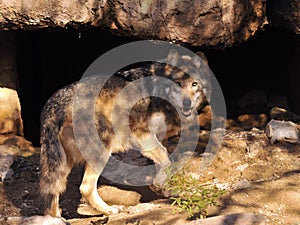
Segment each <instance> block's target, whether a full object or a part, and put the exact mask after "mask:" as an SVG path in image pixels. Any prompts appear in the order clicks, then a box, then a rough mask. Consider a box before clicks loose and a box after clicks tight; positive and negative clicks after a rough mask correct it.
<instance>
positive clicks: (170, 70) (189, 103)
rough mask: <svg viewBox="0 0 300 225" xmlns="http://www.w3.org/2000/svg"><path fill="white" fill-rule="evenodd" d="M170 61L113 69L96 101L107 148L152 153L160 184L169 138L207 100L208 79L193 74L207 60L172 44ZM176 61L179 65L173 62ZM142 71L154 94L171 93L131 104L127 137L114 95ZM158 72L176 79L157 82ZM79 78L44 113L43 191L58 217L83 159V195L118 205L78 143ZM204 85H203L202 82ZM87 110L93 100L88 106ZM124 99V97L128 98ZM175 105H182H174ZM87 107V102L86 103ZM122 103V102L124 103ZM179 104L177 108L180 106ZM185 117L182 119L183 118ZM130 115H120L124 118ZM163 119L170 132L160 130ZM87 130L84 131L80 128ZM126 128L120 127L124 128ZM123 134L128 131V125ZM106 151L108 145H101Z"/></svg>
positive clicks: (105, 208) (107, 210)
mask: <svg viewBox="0 0 300 225" xmlns="http://www.w3.org/2000/svg"><path fill="white" fill-rule="evenodd" d="M166 62H167V63H158V62H153V63H151V62H149V63H147V64H146V65H145V66H141V67H138V68H133V69H128V70H123V71H120V72H118V73H116V74H114V75H113V76H112V77H111V78H110V79H109V80H108V81H107V82H106V84H105V85H104V86H103V88H102V89H101V91H100V92H99V95H98V96H97V99H96V103H95V118H96V125H95V126H96V128H97V132H98V135H99V137H100V139H101V141H102V142H103V144H104V146H105V151H108V152H109V153H116V152H124V151H127V150H128V149H130V148H131V147H133V146H135V147H138V148H139V149H140V151H141V153H142V154H143V155H144V156H146V157H148V158H150V159H152V160H153V161H154V163H155V164H156V165H157V168H158V171H160V172H159V173H158V174H159V176H157V179H156V180H155V183H154V185H156V186H157V187H158V188H162V187H163V185H162V181H163V177H164V175H162V172H161V171H163V170H162V169H163V168H166V167H168V166H169V165H170V164H171V161H170V159H169V157H168V151H167V148H166V147H167V146H166V145H167V144H166V143H167V141H166V140H167V139H168V137H171V136H174V135H178V134H179V133H180V132H181V129H182V126H184V127H186V128H189V127H190V126H191V124H192V122H193V121H194V120H195V119H196V118H197V117H196V116H197V110H199V108H201V106H202V105H203V104H205V103H206V102H207V99H206V97H205V96H206V95H207V92H208V89H207V86H208V85H207V80H205V79H201V76H190V75H196V74H199V73H201V71H202V69H203V61H202V60H199V58H197V57H191V56H180V55H179V54H178V53H177V52H176V51H174V50H171V51H170V53H169V54H168V56H167V58H166ZM168 62H172V65H178V66H171V65H170V63H168ZM143 77H150V79H151V81H152V84H151V85H147V86H145V89H147V91H148V92H149V94H150V96H157V95H164V96H166V98H167V99H170V102H172V104H171V103H168V101H167V100H166V99H161V98H156V97H149V98H143V99H141V100H139V101H138V102H137V103H136V104H135V105H134V106H133V107H132V109H131V111H130V115H129V125H130V128H131V132H132V135H134V136H135V138H131V137H126V138H124V141H123V140H121V141H120V140H118V138H119V137H117V136H116V135H115V133H114V131H113V129H112V110H113V107H114V104H115V99H116V97H117V95H118V93H120V91H121V90H122V89H123V88H124V87H125V86H126V85H128V84H130V83H131V82H133V81H135V80H138V79H140V78H143ZM159 77H163V78H166V79H169V80H171V81H172V82H173V83H174V84H175V85H171V86H168V85H167V84H161V82H160V81H159V82H156V81H157V80H158V78H159ZM87 79H89V81H88V82H87V83H88V85H87V86H84V87H82V88H84V90H85V91H86V92H87V95H88V92H89V90H91V89H92V88H93V85H94V83H95V82H94V81H93V79H94V78H93V77H91V78H87ZM79 86H80V84H79V82H75V83H73V84H71V85H69V86H66V87H64V88H62V89H60V90H58V91H57V92H56V93H54V94H53V96H52V97H51V98H50V99H49V100H48V101H47V102H46V104H45V106H44V108H43V111H42V113H41V119H40V122H41V155H40V158H41V159H40V163H41V180H40V188H41V193H42V194H43V195H44V196H45V198H46V203H47V205H46V211H45V214H50V215H51V216H54V217H60V216H61V212H60V209H59V196H60V194H61V193H63V192H64V191H65V189H66V183H67V178H68V174H69V173H70V171H71V169H72V168H73V166H74V165H76V164H84V165H85V172H84V176H83V180H82V183H81V185H80V192H81V195H82V197H83V198H84V199H85V200H86V201H87V202H88V203H89V204H90V205H91V206H92V207H93V208H95V209H96V210H98V211H99V212H102V213H104V214H112V213H117V212H118V211H119V209H118V208H117V207H114V206H109V205H107V204H106V203H105V202H104V201H103V200H102V199H101V197H100V196H99V195H98V193H97V181H98V178H99V176H100V173H99V172H96V171H95V170H94V169H93V168H92V167H91V166H90V165H89V164H88V163H87V162H86V160H85V158H84V157H83V155H82V151H88V146H87V148H86V150H82V149H80V150H81V151H80V150H79V149H78V146H77V144H76V140H75V137H74V132H73V131H74V130H73V128H74V127H73V124H74V121H72V113H73V112H72V101H73V98H74V92H75V90H76V88H78V87H79ZM204 86H205V87H204ZM82 104H83V106H82V108H83V110H85V109H88V107H91V106H88V105H87V106H84V102H83V103H82ZM124 104H126V102H125V103H124ZM174 104H175V105H176V107H177V109H178V110H175V109H174V106H173V105H174ZM85 107H86V108H85ZM119 107H123V106H122V105H120V106H119ZM176 107H175V108H176ZM183 119H184V121H185V123H182V122H181V120H183ZM124 121H128V118H127V119H126V118H118V123H119V124H120V127H121V129H122V123H124ZM162 121H163V122H164V125H165V128H166V132H164V133H163V134H162V133H161V131H162V130H164V129H162V123H161V122H162ZM82 132H85V131H82ZM121 133H122V132H121ZM122 135H123V136H124V137H125V136H126V135H127V133H126V132H125V131H124V132H123V133H122ZM103 151H104V150H103Z"/></svg>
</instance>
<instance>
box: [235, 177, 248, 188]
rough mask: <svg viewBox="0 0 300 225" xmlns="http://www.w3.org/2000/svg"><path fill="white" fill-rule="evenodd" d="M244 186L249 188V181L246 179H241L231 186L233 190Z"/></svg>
mask: <svg viewBox="0 0 300 225" xmlns="http://www.w3.org/2000/svg"><path fill="white" fill-rule="evenodd" d="M245 188H251V183H250V182H249V181H248V180H247V179H243V180H241V181H239V182H238V183H237V184H235V185H234V186H233V189H234V190H241V189H245Z"/></svg>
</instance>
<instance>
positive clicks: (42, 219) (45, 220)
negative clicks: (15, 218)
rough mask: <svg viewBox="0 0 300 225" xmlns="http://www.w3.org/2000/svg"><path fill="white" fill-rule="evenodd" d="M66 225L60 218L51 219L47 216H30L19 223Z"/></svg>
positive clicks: (25, 224) (29, 224) (24, 224)
mask: <svg viewBox="0 0 300 225" xmlns="http://www.w3.org/2000/svg"><path fill="white" fill-rule="evenodd" d="M66 224H69V223H68V222H65V221H64V220H63V219H62V218H57V217H52V216H49V215H47V216H32V217H28V218H24V219H22V220H21V222H20V223H19V225H66ZM69 225H70V224H69Z"/></svg>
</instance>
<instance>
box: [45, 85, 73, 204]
mask: <svg viewBox="0 0 300 225" xmlns="http://www.w3.org/2000/svg"><path fill="white" fill-rule="evenodd" d="M71 94H72V92H71V90H70V88H69V90H68V89H66V88H64V89H61V90H60V91H58V92H57V93H55V94H54V95H53V96H52V97H51V98H50V99H49V100H48V102H47V103H46V104H45V106H44V109H43V111H42V114H41V120H40V122H41V140H40V141H41V153H40V166H41V178H40V191H41V194H42V196H43V197H44V198H45V200H46V202H45V204H46V207H47V206H48V200H50V199H52V197H53V196H57V195H59V194H61V193H63V192H64V191H65V190H66V185H67V177H68V174H69V172H70V170H71V168H70V167H69V166H68V163H67V156H66V152H65V151H64V148H63V146H62V145H61V142H60V140H59V131H60V129H61V126H62V123H63V121H64V117H65V113H66V108H67V106H68V105H69V104H70V102H71V99H72V98H71Z"/></svg>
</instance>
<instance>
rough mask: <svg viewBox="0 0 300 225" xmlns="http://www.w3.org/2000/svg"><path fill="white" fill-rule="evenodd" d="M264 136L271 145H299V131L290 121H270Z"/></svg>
mask: <svg viewBox="0 0 300 225" xmlns="http://www.w3.org/2000/svg"><path fill="white" fill-rule="evenodd" d="M266 135H267V137H268V138H269V139H270V142H271V144H273V143H275V142H276V141H286V142H290V143H299V131H298V128H297V124H295V123H293V122H291V121H279V120H274V119H272V120H271V121H270V122H269V123H268V124H267V126H266Z"/></svg>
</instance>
